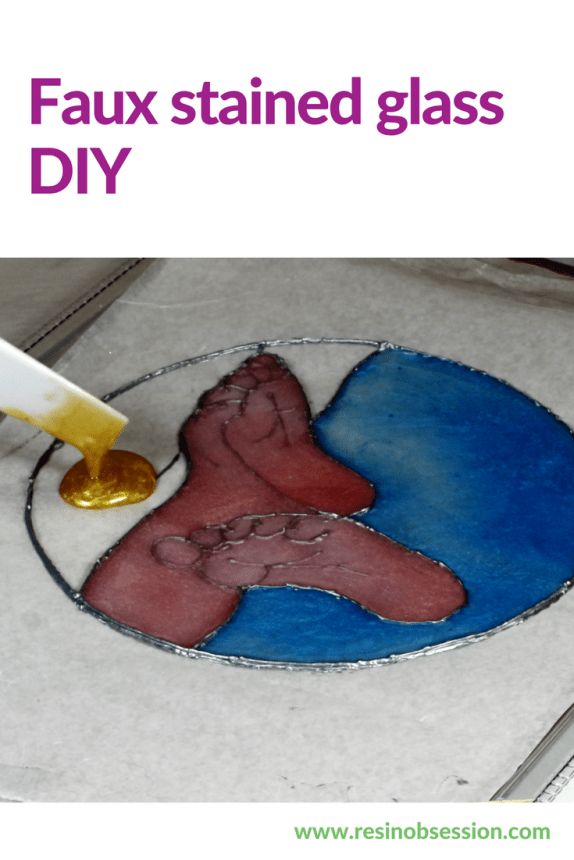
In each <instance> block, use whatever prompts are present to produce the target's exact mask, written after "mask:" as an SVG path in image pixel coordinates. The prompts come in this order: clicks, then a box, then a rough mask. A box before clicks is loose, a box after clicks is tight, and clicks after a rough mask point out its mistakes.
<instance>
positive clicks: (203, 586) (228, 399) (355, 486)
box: [82, 354, 465, 648]
mask: <svg viewBox="0 0 574 860" xmlns="http://www.w3.org/2000/svg"><path fill="white" fill-rule="evenodd" d="M182 439H183V444H184V448H185V454H186V456H187V457H188V459H189V462H190V469H189V474H188V477H187V479H186V481H185V484H184V485H183V486H182V487H181V488H180V490H178V492H177V493H176V494H175V495H174V496H173V497H172V498H171V499H170V500H169V501H168V502H166V503H165V504H164V505H163V506H162V507H160V508H159V509H158V510H156V511H154V512H153V513H152V514H150V515H149V516H148V517H146V518H145V519H144V520H142V521H141V522H140V523H139V524H138V525H137V526H136V527H135V528H134V529H132V531H130V532H129V533H128V534H127V535H126V536H125V537H124V538H123V539H122V540H121V541H120V542H119V544H117V545H116V546H115V547H114V548H113V549H112V550H111V551H110V553H109V554H108V555H107V557H105V558H104V559H103V560H102V561H100V562H99V563H98V564H97V565H96V567H95V568H94V570H93V571H92V573H91V574H90V576H89V577H88V579H87V581H86V583H85V584H84V587H83V590H82V594H83V596H84V598H85V600H86V601H87V603H89V604H90V605H91V606H93V607H94V608H95V609H98V610H99V611H101V612H103V613H105V614H106V615H108V616H110V617H111V618H113V619H115V620H116V621H119V622H121V623H122V624H126V625H128V626H129V627H133V628H135V629H137V630H139V631H141V632H143V633H146V634H149V635H151V636H154V637H157V638H159V639H164V640H167V641H169V642H172V643H175V644H178V645H181V646H183V647H188V648H190V647H194V646H197V645H199V644H200V643H202V642H203V641H205V640H206V639H207V638H208V637H209V636H210V635H212V634H213V633H215V632H216V631H217V630H218V629H219V627H221V625H223V624H225V622H226V621H227V620H228V619H229V618H230V617H231V615H232V614H233V612H234V610H235V608H236V607H237V605H238V603H239V601H240V600H241V596H242V594H243V592H244V590H245V589H246V588H250V587H253V586H258V587H262V586H263V587H264V586H275V587H276V586H283V585H292V586H299V587H305V588H319V589H324V590H327V591H331V592H334V593H336V594H338V595H341V596H343V597H347V598H349V599H350V600H353V601H355V602H356V603H358V604H360V605H361V606H362V607H364V608H365V609H367V610H369V611H370V612H373V613H375V614H376V615H378V616H380V617H381V618H386V619H393V620H397V621H404V622H414V621H438V620H441V619H443V618H445V617H447V616H448V615H450V614H452V613H453V612H454V611H455V610H457V609H459V608H460V607H461V606H462V605H463V604H464V602H465V591H464V588H463V586H462V585H461V583H460V581H459V580H458V579H457V578H456V577H455V576H454V574H453V573H452V572H451V571H450V570H449V569H448V568H447V567H445V566H444V565H442V564H440V563H438V562H436V561H433V560H432V559H429V558H427V557H425V556H423V555H421V554H419V553H415V552H412V551H410V550H408V549H406V548H405V547H404V546H402V545H400V544H398V543H396V542H394V541H392V540H390V539H389V538H387V537H385V536H384V535H382V534H379V533H377V532H374V531H372V530H371V529H369V528H366V527H365V526H363V525H361V524H360V523H357V522H355V521H354V520H351V519H347V518H346V517H348V516H349V515H350V514H352V513H355V512H356V511H359V510H363V509H365V508H368V507H369V506H370V504H371V503H372V501H373V488H372V486H371V485H370V484H369V483H368V481H366V480H365V479H364V478H362V477H361V476H360V475H357V474H356V473H355V472H353V471H351V470H350V469H348V468H347V467H345V466H343V465H342V464H341V463H338V462H336V461H335V460H333V459H332V458H331V457H329V456H327V455H326V454H325V453H324V452H323V451H322V450H321V449H320V448H319V447H318V446H317V444H316V442H315V440H314V439H313V436H312V433H311V429H310V412H309V406H308V403H307V400H306V398H305V395H304V393H303V390H302V389H301V386H300V385H299V383H298V381H297V379H296V378H295V377H294V376H293V374H292V373H291V372H290V371H289V369H288V368H287V366H286V365H285V363H284V362H283V361H282V360H281V359H279V358H278V357H276V356H273V355H268V354H263V355H258V356H256V357H254V358H250V359H249V360H248V361H246V362H245V363H244V364H242V365H241V366H240V367H239V368H238V369H237V370H236V371H235V372H234V373H232V374H230V375H229V376H227V377H225V378H224V379H223V380H222V381H221V382H220V384H219V385H217V386H216V387H215V388H213V389H211V390H210V391H208V392H207V393H206V394H204V395H203V397H202V398H201V400H200V402H199V405H198V407H197V409H196V410H195V412H194V413H193V415H192V416H191V417H190V418H189V419H188V421H187V422H186V424H185V426H184V428H183V432H182Z"/></svg>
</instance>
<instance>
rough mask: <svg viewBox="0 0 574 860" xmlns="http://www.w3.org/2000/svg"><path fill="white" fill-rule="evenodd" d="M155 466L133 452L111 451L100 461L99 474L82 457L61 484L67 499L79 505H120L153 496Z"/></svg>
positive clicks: (99, 506)
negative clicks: (91, 471) (92, 474)
mask: <svg viewBox="0 0 574 860" xmlns="http://www.w3.org/2000/svg"><path fill="white" fill-rule="evenodd" d="M156 481H157V478H156V474H155V470H154V467H153V466H152V464H151V463H149V462H148V461H147V460H146V459H145V457H140V455H139V454H134V453H133V452H132V451H115V450H114V451H108V452H107V453H106V454H104V456H103V457H102V458H101V460H100V467H99V472H98V475H97V476H96V477H92V476H91V475H90V472H89V469H88V465H87V461H86V460H80V461H79V462H78V463H75V464H74V465H73V466H72V468H71V469H69V470H68V472H66V474H65V475H64V478H63V480H62V483H61V484H60V495H61V497H62V498H63V499H64V501H66V502H68V504H70V505H74V506H75V507H77V508H87V509H90V508H91V509H97V510H101V509H102V508H118V507H120V506H121V505H133V504H135V503H136V502H142V501H143V500H144V499H147V498H148V496H151V494H152V493H153V491H154V489H155V485H156Z"/></svg>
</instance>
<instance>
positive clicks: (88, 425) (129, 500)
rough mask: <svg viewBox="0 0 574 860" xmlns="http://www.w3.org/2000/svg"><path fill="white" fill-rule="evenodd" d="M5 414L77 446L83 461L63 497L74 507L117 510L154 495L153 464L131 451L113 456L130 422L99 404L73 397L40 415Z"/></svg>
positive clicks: (62, 489)
mask: <svg viewBox="0 0 574 860" xmlns="http://www.w3.org/2000/svg"><path fill="white" fill-rule="evenodd" d="M2 411H3V412H6V413H7V414H8V415H12V416H13V417H14V418H19V419H20V420H22V421H26V422H27V423H28V424H33V425H34V426H36V427H40V428H41V429H42V430H46V431H47V432H48V433H51V434H52V436H55V437H56V438H57V439H61V440H62V441H64V442H68V443H70V444H71V445H74V447H76V448H78V449H79V451H80V452H81V453H82V454H83V455H84V459H83V460H80V461H79V462H78V463H75V464H74V465H73V466H72V468H71V469H69V471H68V472H67V473H66V474H65V475H64V478H63V480H62V483H61V484H60V495H61V497H62V498H63V499H64V501H66V502H68V503H69V504H70V505H74V506H75V507H78V508H84V509H102V508H116V507H119V506H120V505H131V504H134V503H136V502H141V501H143V500H144V499H147V498H148V496H151V494H152V493H153V491H154V489H155V486H156V481H157V478H156V474H155V470H154V467H153V466H152V464H151V463H150V462H148V460H146V459H145V458H144V457H141V456H140V455H139V454H134V453H132V452H131V451H120V450H117V451H116V450H112V447H113V445H114V443H115V441H116V439H117V438H118V436H119V435H120V433H121V432H122V430H123V429H124V427H125V425H126V423H127V419H126V418H124V416H121V415H120V414H119V413H115V414H110V412H111V410H108V412H106V411H104V410H103V409H102V404H100V403H99V402H90V401H86V400H85V399H81V398H79V397H76V396H74V395H72V394H70V395H68V396H67V397H65V398H63V399H62V398H60V399H59V401H58V403H57V405H54V406H53V407H51V408H48V409H47V410H46V411H44V412H42V413H41V414H38V415H32V414H28V413H27V412H24V411H22V410H21V409H15V408H10V407H4V406H3V407H2Z"/></svg>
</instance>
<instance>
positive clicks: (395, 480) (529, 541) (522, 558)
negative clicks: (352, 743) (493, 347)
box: [203, 348, 574, 663]
mask: <svg viewBox="0 0 574 860" xmlns="http://www.w3.org/2000/svg"><path fill="white" fill-rule="evenodd" d="M315 433H316V437H317V439H318V441H319V443H320V445H321V446H322V448H323V449H324V450H325V451H327V452H328V453H330V454H331V455H332V456H333V457H335V458H336V459H338V460H341V461H342V462H344V463H345V464H346V465H348V466H350V467H351V468H353V469H355V470H356V471H357V472H359V473H360V474H361V475H364V476H365V477H367V478H368V479H369V480H370V481H371V482H372V483H373V484H374V485H375V487H376V490H377V498H376V502H375V504H374V506H373V507H372V508H371V509H370V510H369V511H368V512H367V513H366V514H364V515H362V516H358V517H356V519H358V520H362V521H363V522H365V523H368V524H369V525H370V526H372V527H373V528H375V529H377V530H378V531H380V532H383V533H384V534H386V535H389V536H390V537H392V538H394V539H395V540H397V541H399V542H401V543H403V544H405V545H406V546H408V547H410V548H412V549H417V550H420V551H421V552H424V553H425V554H427V555H429V556H430V557H431V558H434V559H437V560H440V561H443V562H445V563H446V564H447V565H448V566H449V567H450V568H451V569H452V570H453V571H454V572H455V573H456V574H457V575H458V576H459V578H460V579H461V580H462V582H463V583H464V586H465V588H466V589H467V592H468V605H467V606H465V607H464V608H463V609H462V610H460V611H459V612H457V613H456V614H455V615H453V616H452V617H451V618H449V619H447V620H446V621H442V622H438V623H423V624H404V623H398V622H392V621H381V620H380V619H378V618H376V617H375V616H374V615H372V614H370V613H368V612H366V611H365V610H362V609H360V608H359V607H358V606H356V605H354V604H353V603H352V602H351V601H349V600H346V599H345V598H337V597H335V596H333V595H330V594H327V593H325V592H321V591H316V590H312V589H309V590H303V589H295V588H273V589H265V588H255V589H252V590H250V591H248V592H247V593H246V595H245V597H244V598H243V600H242V602H241V604H240V606H239V608H238V610H237V612H236V613H235V615H234V616H233V618H232V619H231V620H230V621H229V622H228V624H227V625H225V627H223V628H222V629H221V631H220V632H218V633H217V635H216V636H215V637H214V638H213V639H212V640H211V641H210V642H209V643H207V645H206V646H205V647H204V649H203V650H205V651H209V652H211V653H214V654H233V655H242V656H245V657H252V658H256V659H260V660H284V661H290V662H303V663H305V662H318V663H321V662H340V661H353V662H354V661H357V660H370V659H375V658H381V657H388V656H390V655H393V654H402V653H405V652H409V651H416V650H418V649H420V648H424V647H426V646H430V645H436V644H439V643H441V642H446V641H449V640H452V639H459V638H461V637H465V636H469V635H471V634H477V633H482V632H484V631H487V630H490V629H492V628H493V627H496V626H498V625H500V624H503V623H504V622H505V621H508V620H510V619H511V618H514V617H515V616H516V615H519V614H520V613H522V612H524V611H525V610H527V609H529V608H530V607H532V606H535V605H536V604H537V603H539V602H540V601H541V600H544V599H545V598H548V597H550V595H552V594H553V593H554V592H556V591H557V590H558V589H559V588H560V587H561V586H562V585H563V584H564V583H565V582H566V581H567V580H569V579H570V578H572V577H573V576H574V437H573V436H572V434H571V433H570V431H569V429H568V428H567V427H566V426H565V425H564V424H563V423H561V422H560V421H559V420H558V419H556V418H555V417H553V416H552V415H551V414H550V413H549V412H548V411H547V410H546V409H544V408H543V407H541V406H539V405H538V404H537V403H535V402H534V401H533V400H531V399H530V398H528V397H526V396H525V395H523V394H521V393H520V392H518V391H516V389H514V388H511V387H510V386H508V385H506V384H504V383H502V382H499V381H497V380H496V379H494V378H493V377H490V376H488V375H487V374H484V373H480V372H478V371H474V370H471V369H470V368H468V367H465V366H463V365H459V364H455V363H454V362H452V361H449V360H446V359H441V358H434V357H432V356H427V355H423V354H421V353H417V352H412V351H410V350H406V349H398V348H393V349H388V350H385V351H384V352H380V353H374V354H373V355H371V356H369V357H368V358H367V359H366V360H365V361H364V362H363V363H362V364H360V365H359V367H358V368H357V369H355V370H354V371H353V373H351V374H350V376H348V377H347V379H346V380H345V382H344V383H343V385H342V387H341V389H340V391H339V392H338V393H337V396H336V397H335V399H334V401H333V402H332V404H331V405H330V406H329V408H328V409H327V410H326V411H325V412H324V413H323V414H322V415H320V416H319V417H318V418H317V420H316V421H315Z"/></svg>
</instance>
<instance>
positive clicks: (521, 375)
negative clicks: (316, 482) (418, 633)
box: [0, 260, 574, 801]
mask: <svg viewBox="0 0 574 860" xmlns="http://www.w3.org/2000/svg"><path fill="white" fill-rule="evenodd" d="M573 322H574V291H573V287H572V282H571V281H568V280H566V279H561V278H558V277H556V276H553V275H550V274H548V273H545V272H543V271H537V270H535V269H532V268H530V267H526V266H521V265H519V264H497V263H488V262H476V261H474V262H469V261H443V262H440V261H437V262H435V263H432V262H430V263H429V262H428V261H427V262H424V261H417V260H414V261H410V262H405V261H341V260H333V261H329V260H315V261H313V260H304V261H297V260H292V261H291V260H271V261H265V260H256V261H250V260H223V261H217V260H215V261H214V260H195V261H194V260H172V261H167V262H164V263H158V264H156V265H155V266H153V267H152V268H151V269H149V270H148V271H147V272H146V273H145V274H144V275H143V276H142V278H141V279H140V280H139V281H138V282H137V283H136V284H134V285H133V286H132V287H131V288H130V289H129V290H128V292H127V293H126V294H125V295H124V297H122V298H121V299H119V300H118V301H117V302H116V303H115V304H114V305H113V306H112V307H111V308H110V309H108V310H107V311H106V312H105V314H104V315H103V316H102V317H100V318H99V319H98V320H97V322H96V323H95V324H94V325H93V326H92V327H91V329H90V330H89V331H88V332H87V333H86V334H84V335H83V336H82V337H81V339H80V340H79V341H78V342H77V343H76V344H75V345H74V346H73V347H72V348H71V349H70V351H69V352H68V353H67V355H66V356H65V358H64V359H63V360H61V361H60V363H59V365H58V368H59V369H60V370H61V371H62V372H63V373H65V374H66V375H67V376H68V377H69V378H70V379H72V380H73V381H74V382H77V383H78V384H80V385H82V386H84V387H86V388H88V389H89V390H91V391H92V392H93V393H95V394H99V395H102V394H104V393H106V392H107V391H110V390H112V389H115V388H117V387H118V386H119V385H121V384H122V383H125V382H128V381H130V380H132V379H134V378H135V377H137V376H139V375H141V374H143V373H145V372H147V371H151V370H154V369H156V368H159V367H161V366H164V365H166V364H169V363H171V362H174V361H177V360H179V359H183V358H186V357H188V356H192V355H197V354H201V353H205V352H209V351H211V350H218V349H220V348H222V347H227V346H232V345H235V344H239V343H242V342H249V341H257V340H261V339H272V338H285V339H290V338H294V337H300V336H304V337H321V336H327V337H344V338H372V339H375V340H390V341H392V342H394V343H398V344H402V345H405V346H410V347H413V348H416V349H420V350H424V351H427V352H430V353H433V354H438V355H446V356H449V357H452V358H454V359H457V360H460V361H463V362H465V363H467V364H469V365H472V366H475V367H478V368H482V369H484V370H486V371H488V372H489V373H492V374H494V375H495V376H498V377H501V378H503V379H506V380H508V381H509V382H511V383H512V384H513V385H515V386H516V387H518V388H519V389H521V390H523V391H525V392H527V393H528V394H530V395H531V396H533V397H535V398H536V399H538V400H540V401H541V402H543V403H544V404H545V405H547V406H549V407H550V408H551V409H552V410H553V411H554V412H556V413H557V414H558V415H559V416H560V417H562V418H563V419H564V420H565V421H567V422H568V423H569V424H570V425H574V338H573V337H572V331H573ZM301 349H302V350H303V352H304V350H305V348H301ZM325 349H329V350H330V349H331V348H330V347H328V348H325ZM349 349H351V350H352V348H349ZM302 355H303V353H301V356H302ZM315 355H316V356H317V357H316V358H314V359H313V361H311V360H309V359H305V358H303V357H301V358H296V359H294V360H295V361H296V362H298V363H296V364H295V367H296V369H297V371H298V372H299V374H300V375H301V377H302V381H303V384H304V385H305V386H306V387H307V388H308V389H309V391H310V394H311V403H312V406H313V407H314V408H317V406H319V405H320V404H321V400H322V399H324V398H325V397H327V396H328V395H329V393H332V392H331V385H335V384H336V383H337V381H338V379H339V378H340V374H341V372H346V371H347V370H349V368H350V366H351V365H352V361H353V359H354V355H353V353H352V352H349V353H346V354H344V355H343V354H342V353H339V354H338V355H335V353H334V352H332V353H331V356H332V357H331V358H329V360H327V358H326V357H325V358H321V355H322V353H319V352H317V353H315ZM325 356H326V354H325ZM349 358H350V362H349ZM235 363H236V362H235ZM228 366H229V362H228V363H227V364H226V365H225V366H224V365H223V364H222V365H220V366H218V367H217V369H216V367H215V363H211V364H210V365H209V370H204V371H202V373H204V374H205V375H204V376H202V377H199V376H198V379H197V388H198V391H199V390H201V389H202V387H203V388H205V387H207V385H209V384H212V383H211V382H210V380H211V379H213V380H215V379H216V378H217V376H218V375H219V368H222V369H223V370H225V369H227V367H228ZM206 367H207V366H206ZM311 369H312V372H311ZM216 370H217V372H216ZM210 374H211V376H210ZM178 380H180V381H179V382H178ZM188 382H189V377H185V375H183V376H180V375H179V374H178V373H175V374H172V375H171V379H170V386H171V394H170V396H171V397H172V402H173V396H174V394H175V395H178V389H177V386H178V385H180V386H181V389H180V391H179V396H180V403H181V407H180V411H181V414H180V415H177V416H175V417H174V414H171V413H169V412H168V411H166V409H165V403H164V401H163V395H161V396H160V394H158V395H157V397H156V396H155V394H154V390H157V392H159V391H160V388H159V387H158V388H157V389H154V388H153V386H155V385H157V383H156V382H154V383H150V386H146V387H145V388H146V390H145V391H144V390H143V389H141V390H139V391H138V389H136V390H135V391H134V392H132V393H131V395H130V396H129V397H128V399H126V401H124V402H123V403H122V404H121V407H122V408H123V409H124V410H125V409H128V408H129V410H131V411H130V414H131V417H132V421H131V423H130V425H129V428H128V430H127V431H126V435H125V441H124V444H125V447H131V448H133V449H136V450H138V451H141V452H142V453H144V454H147V455H151V456H152V458H153V459H154V461H155V462H156V464H157V465H160V466H161V465H162V464H163V463H164V462H167V460H169V457H170V455H171V453H173V451H174V450H175V434H176V431H177V424H178V421H179V420H180V418H181V416H182V415H185V414H188V413H189V412H190V411H191V410H192V409H193V407H194V405H195V404H194V398H195V396H196V392H195V387H194V390H193V391H192V392H190V390H189V386H188ZM148 389H149V390H148ZM118 405H119V403H118ZM48 441H49V440H47V438H46V437H45V436H44V435H43V434H37V433H35V432H34V431H33V430H31V429H30V428H28V427H26V426H24V425H21V424H18V422H15V421H13V420H11V419H7V420H6V421H4V422H3V424H2V425H1V428H0V454H1V458H2V463H1V474H2V482H3V488H4V489H3V493H2V496H1V500H0V516H1V520H2V537H1V541H2V558H3V565H2V567H3V570H2V576H0V607H1V610H0V612H1V616H2V624H1V629H0V643H1V644H0V652H1V655H2V656H1V667H0V669H1V674H0V690H1V695H2V702H3V707H2V711H3V716H2V721H1V727H0V796H2V797H3V798H5V799H14V800H22V799H23V800H34V801H48V800H50V801H52V800H56V801H64V800H83V801H112V800H116V801H141V800H144V801H151V800H158V801H201V800H216V801H223V800H236V801H264V800H265V801H268V800H271V801H301V800H303V801H307V800H309V801H340V800H346V801H347V800H348V801H389V800H398V801H416V800H420V801H432V800H442V801H450V800H461V801H467V800H486V799H488V798H489V797H490V796H491V795H492V794H493V793H494V792H495V790H496V789H497V788H499V786H500V785H501V784H502V783H503V782H504V781H505V780H506V779H508V778H509V777H510V776H511V775H512V773H513V772H514V771H515V770H516V768H517V767H518V766H519V765H520V764H521V762H522V761H523V760H524V758H525V757H526V756H527V754H528V753H529V752H530V751H531V750H532V748H533V747H534V746H535V744H536V743H537V742H538V741H539V740H540V738H541V737H542V736H543V735H544V734H545V733H546V731H547V730H548V729H549V728H550V727H551V725H552V724H553V723H554V722H555V720H556V719H557V718H558V717H559V716H560V715H561V714H562V713H563V712H564V711H565V710H566V708H567V707H568V706H569V705H570V704H571V703H572V700H573V699H574V661H573V660H572V645H573V644H574V633H573V629H574V594H572V593H569V594H567V595H565V596H564V597H563V598H562V599H560V600H559V601H558V602H557V603H556V604H554V605H553V606H551V607H550V608H548V609H546V610H544V611H542V612H540V613H539V614H538V615H536V616H535V617H533V618H531V619H529V620H528V621H527V622H525V623H524V624H522V625H519V626H516V627H514V628H512V629H510V630H507V631H505V632H502V633H499V634H497V635H495V636H492V637H491V638H489V639H487V640H486V641H483V642H481V643H478V644H474V645H470V646H468V647H463V648H459V649H456V650H453V651H448V652H445V653H442V654H435V655H433V656H430V657H421V658H417V659H414V660H411V661H407V662H404V663H399V664H395V665H386V666H380V667H376V668H367V669H363V670H360V671H345V672H342V673H335V674H321V673H319V674H317V673H313V672H309V671H300V672H295V673H289V672H285V671H278V670H265V671H257V670H253V669H245V668H241V667H236V666H231V665H224V664H218V663H214V662H210V661H209V660H189V659H185V658H182V657H178V656H175V655H173V654H170V653H164V652H162V651H160V650H157V649H155V648H153V647H151V646H149V645H145V644H143V643H141V642H138V641H136V640H134V639H130V638H128V637H126V636H123V635H121V634H120V633H117V632H115V631H114V630H112V629H110V628H109V627H107V626H105V625H103V624H100V623H98V622H97V621H96V620H94V619H93V618H91V617H89V616H86V615H84V614H82V613H80V612H78V611H77V610H76V608H75V607H74V606H73V604H72V603H71V602H70V601H69V600H68V599H67V598H66V597H65V595H64V594H63V593H62V592H61V591H60V590H59V589H58V588H57V587H56V586H55V584H54V583H53V582H52V580H51V579H50V578H49V576H48V574H47V573H46V571H45V569H44V568H43V566H42V564H41V562H40V560H39V558H38V557H37V555H36V554H35V552H34V550H33V548H32V546H31V544H30V541H29V538H28V535H27V533H26V530H25V528H24V523H23V509H24V498H25V491H26V484H27V477H28V475H29V473H30V471H31V469H32V467H33V465H34V463H35V462H36V460H37V458H38V456H39V455H40V454H41V452H42V451H43V450H45V448H46V446H47V442H48ZM66 457H69V458H70V459H74V457H73V454H72V453H71V452H61V455H60V459H59V460H58V459H57V458H55V459H54V462H53V463H52V464H51V467H50V468H49V469H48V470H47V471H46V475H45V477H44V478H43V486H39V489H38V492H39V496H40V498H39V502H41V505H40V506H39V508H38V519H39V522H38V528H39V530H40V531H41V532H42V535H43V536H44V537H45V538H46V541H47V542H48V541H49V542H50V550H51V551H53V552H54V553H55V554H57V553H59V554H60V555H59V559H60V562H61V563H63V564H64V565H65V564H69V567H70V577H71V578H73V577H74V576H75V577H78V578H80V579H81V578H82V575H83V574H85V572H87V570H88V569H89V566H90V562H93V561H94V559H95V555H94V554H97V552H98V548H105V546H107V545H109V543H110V542H111V540H110V536H113V534H114V531H115V532H118V533H119V534H121V533H122V532H123V531H124V530H125V528H126V526H127V524H129V522H130V518H131V521H133V519H139V517H140V516H141V515H142V513H145V511H146V510H147V509H149V508H148V507H145V504H144V506H142V508H141V510H140V511H137V512H136V514H137V516H136V514H134V510H133V509H132V510H131V511H130V510H128V509H125V510H124V511H123V512H119V511H118V512H103V513H104V514H105V516H104V517H100V516H99V515H98V514H95V517H94V514H93V513H90V512H87V513H84V512H78V511H72V510H71V509H68V508H66V507H65V506H64V503H63V502H61V501H60V499H59V497H58V496H57V494H56V493H55V491H54V490H55V487H56V486H57V478H58V477H59V475H60V474H61V469H62V465H63V462H64V460H65V459H66ZM50 482H51V483H50ZM162 492H164V493H165V492H166V490H163V491H162V488H161V487H160V491H159V493H160V494H161V493H162ZM158 499H159V496H158V497H157V498H155V499H154V504H155V503H156V502H157V501H158ZM114 517H117V519H112V518H114ZM57 523H59V524H60V525H59V526H58V525H55V524H57ZM74 565H75V566H76V567H75V570H73V568H74ZM543 787H544V786H542V785H541V786H540V789H542V788H543Z"/></svg>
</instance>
